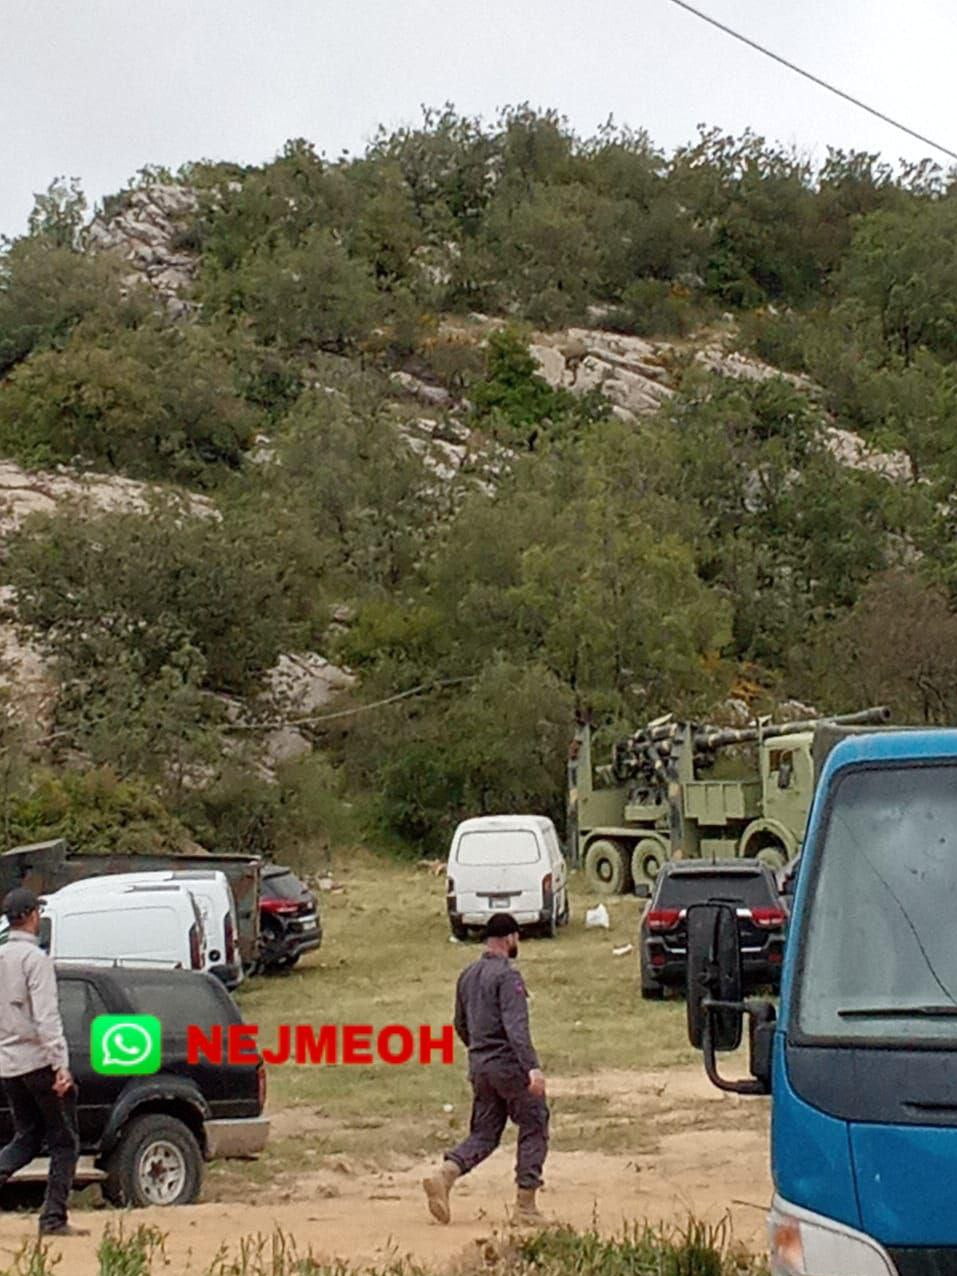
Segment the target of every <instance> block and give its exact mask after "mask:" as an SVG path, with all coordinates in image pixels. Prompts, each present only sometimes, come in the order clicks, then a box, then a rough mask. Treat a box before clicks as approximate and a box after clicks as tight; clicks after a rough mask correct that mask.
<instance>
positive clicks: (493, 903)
mask: <svg viewBox="0 0 957 1276" xmlns="http://www.w3.org/2000/svg"><path fill="white" fill-rule="evenodd" d="M487 898H488V906H489V908H508V906H509V904H510V903H511V902H512V896H511V895H510V894H509V895H504V894H499V895H489V896H487Z"/></svg>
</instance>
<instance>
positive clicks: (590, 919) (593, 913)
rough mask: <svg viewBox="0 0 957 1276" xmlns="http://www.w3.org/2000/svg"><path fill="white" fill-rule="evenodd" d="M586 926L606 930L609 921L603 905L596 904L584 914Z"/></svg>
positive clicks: (606, 910)
mask: <svg viewBox="0 0 957 1276" xmlns="http://www.w3.org/2000/svg"><path fill="white" fill-rule="evenodd" d="M585 925H586V926H601V927H602V929H604V930H608V928H609V927H610V926H611V921H610V920H609V917H608V909H607V908H606V907H605V905H604V904H598V905H597V906H596V907H595V908H589V910H588V911H587V913H586V914H585Z"/></svg>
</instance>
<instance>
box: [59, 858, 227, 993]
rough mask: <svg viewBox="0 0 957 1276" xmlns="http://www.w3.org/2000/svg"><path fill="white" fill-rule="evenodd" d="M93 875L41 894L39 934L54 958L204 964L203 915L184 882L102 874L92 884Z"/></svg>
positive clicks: (191, 967)
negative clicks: (117, 880)
mask: <svg viewBox="0 0 957 1276" xmlns="http://www.w3.org/2000/svg"><path fill="white" fill-rule="evenodd" d="M89 880H90V879H87V880H86V881H85V882H73V883H71V884H70V885H69V886H63V887H61V889H60V890H58V891H53V892H52V893H51V894H49V895H45V896H42V897H41V900H40V935H39V939H40V943H41V945H42V946H43V947H44V948H45V949H46V950H47V952H49V954H50V956H51V957H53V958H54V960H55V961H82V962H89V963H92V964H97V963H109V964H111V965H112V964H113V963H114V962H116V963H119V964H122V965H143V966H169V967H181V968H182V969H184V970H205V969H206V964H207V961H206V940H205V935H204V932H203V919H202V915H201V914H200V911H199V907H198V905H197V903H196V901H195V899H194V898H193V896H192V895H191V894H190V892H189V891H188V890H187V889H186V887H185V886H178V885H174V884H173V883H169V884H165V885H164V884H157V885H152V884H151V885H146V886H144V885H136V884H135V883H130V884H129V885H128V886H120V887H118V888H113V887H111V886H110V885H109V879H108V878H107V879H106V880H105V881H104V880H103V879H102V878H101V879H99V880H100V889H99V890H90V889H89V887H88V886H87V882H88V881H89ZM81 886H82V887H83V888H84V889H77V888H78V887H81Z"/></svg>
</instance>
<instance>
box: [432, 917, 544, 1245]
mask: <svg viewBox="0 0 957 1276" xmlns="http://www.w3.org/2000/svg"><path fill="white" fill-rule="evenodd" d="M483 938H484V939H485V952H484V953H483V954H482V956H481V957H480V958H479V960H478V961H476V962H473V963H472V965H471V966H468V967H467V968H466V969H465V970H463V972H462V973H461V975H460V976H459V979H458V984H457V986H456V992H455V1031H456V1032H457V1033H458V1035H459V1037H460V1038H461V1040H462V1042H463V1044H464V1045H465V1046H466V1047H467V1048H468V1053H469V1080H470V1082H471V1084H472V1096H473V1097H472V1118H471V1127H470V1132H469V1136H468V1138H467V1139H465V1141H464V1142H463V1143H460V1144H459V1145H458V1147H456V1148H453V1149H452V1151H451V1152H447V1153H446V1155H445V1159H444V1161H443V1163H442V1167H441V1169H439V1170H438V1172H437V1173H435V1174H433V1175H432V1176H431V1177H430V1178H427V1179H425V1180H424V1182H423V1186H424V1188H425V1194H426V1198H427V1200H428V1205H429V1210H430V1212H431V1214H432V1216H433V1218H436V1219H438V1221H439V1222H440V1223H447V1222H448V1221H449V1218H450V1217H451V1214H450V1210H449V1192H450V1190H451V1187H452V1184H453V1183H454V1182H455V1180H456V1179H457V1178H459V1177H460V1176H461V1175H463V1174H468V1172H469V1171H470V1170H473V1169H474V1168H475V1166H476V1165H478V1164H479V1163H480V1162H482V1161H484V1160H485V1159H486V1157H488V1156H491V1154H492V1153H493V1152H494V1151H495V1149H496V1148H497V1147H498V1145H499V1143H500V1141H501V1138H502V1133H503V1131H504V1129H505V1123H506V1121H507V1120H509V1119H511V1120H512V1121H514V1123H515V1124H516V1125H517V1126H518V1155H517V1159H516V1167H515V1170H516V1172H515V1178H516V1183H517V1187H518V1192H517V1200H516V1206H517V1208H516V1214H517V1217H518V1220H519V1221H520V1222H539V1221H542V1215H541V1214H540V1213H539V1211H538V1208H537V1207H536V1204H535V1194H536V1192H537V1190H538V1188H540V1187H541V1186H542V1166H543V1165H544V1163H545V1156H546V1154H547V1151H548V1120H549V1112H548V1105H547V1104H546V1102H545V1077H544V1075H543V1073H542V1070H541V1068H540V1066H539V1061H538V1056H537V1054H536V1053H535V1048H534V1046H533V1045H532V1039H531V1034H530V1032H529V1025H528V993H527V991H526V989H525V983H524V981H523V980H522V977H521V975H520V974H519V973H518V971H517V970H516V969H515V968H514V967H513V966H512V965H511V964H510V963H511V961H512V960H514V958H516V957H517V956H518V940H519V931H518V923H517V922H516V921H515V918H514V917H512V916H511V915H510V914H508V913H496V914H495V915H494V916H493V917H492V918H491V919H490V921H489V922H488V924H487V925H486V927H485V931H484V934H483Z"/></svg>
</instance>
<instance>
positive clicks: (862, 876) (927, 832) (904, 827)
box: [796, 763, 957, 1043]
mask: <svg viewBox="0 0 957 1276" xmlns="http://www.w3.org/2000/svg"><path fill="white" fill-rule="evenodd" d="M813 867H814V870H815V871H814V873H813V876H812V880H811V883H809V888H810V890H809V898H808V902H807V918H808V921H807V926H806V932H805V939H804V951H803V953H802V958H803V960H802V962H801V963H800V967H801V968H800V971H799V974H798V981H799V982H798V990H797V993H798V996H797V1006H796V1013H797V1023H798V1026H799V1030H800V1031H801V1032H802V1033H804V1034H806V1035H808V1036H812V1037H827V1038H830V1039H832V1040H836V1041H841V1040H847V1041H849V1042H853V1041H860V1040H867V1041H887V1042H888V1043H890V1042H892V1041H906V1040H915V1039H921V1040H923V1039H930V1040H938V1039H945V1038H946V1039H949V1040H951V1041H953V1040H955V1039H957V943H955V938H954V918H955V916H957V764H953V763H949V764H941V763H925V764H922V765H914V764H907V765H904V764H900V763H898V764H895V765H893V766H882V767H872V768H868V769H862V770H859V771H855V772H850V773H848V774H846V775H845V776H843V777H841V778H840V779H839V780H838V781H837V783H836V785H835V789H834V793H833V796H832V799H831V804H830V808H829V811H828V813H827V817H826V824H825V828H824V834H823V839H822V842H821V845H820V847H819V849H818V857H817V862H816V863H815V864H814V865H813Z"/></svg>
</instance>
